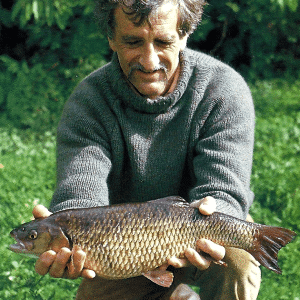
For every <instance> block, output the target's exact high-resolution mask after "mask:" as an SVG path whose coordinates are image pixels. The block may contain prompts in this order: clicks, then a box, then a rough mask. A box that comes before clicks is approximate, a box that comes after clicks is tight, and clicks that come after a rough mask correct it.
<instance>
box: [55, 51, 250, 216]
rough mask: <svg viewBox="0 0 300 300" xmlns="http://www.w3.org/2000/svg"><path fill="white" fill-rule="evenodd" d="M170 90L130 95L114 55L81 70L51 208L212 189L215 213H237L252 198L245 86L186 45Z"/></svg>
mask: <svg viewBox="0 0 300 300" xmlns="http://www.w3.org/2000/svg"><path fill="white" fill-rule="evenodd" d="M180 64H181V73H180V77H179V81H178V84H177V87H176V89H175V90H174V91H173V92H172V93H170V94H168V95H166V96H165V97H159V98H158V99H155V100H151V99H147V98H146V97H142V96H140V95H137V94H136V93H135V92H134V91H133V90H132V89H131V88H130V87H129V85H128V84H127V82H126V80H125V79H124V77H123V73H122V71H121V68H120V65H119V62H118V58H117V56H116V55H114V56H113V58H112V61H111V62H110V63H108V64H107V65H105V66H104V67H102V68H100V69H98V70H96V71H95V72H93V73H92V74H90V75H89V76H88V77H86V78H85V79H84V80H83V81H82V82H81V83H80V84H79V85H78V87H77V88H76V89H75V91H74V93H73V94H72V95H71V97H70V99H69V100H68V102H67V103H66V105H65V109H64V112H63V115H62V118H61V121H60V124H59V127H58V138H57V142H58V145H57V147H58V149H57V188H56V191H55V193H54V196H53V199H52V203H51V208H50V209H51V210H52V211H53V212H54V211H58V210H62V209H68V208H79V207H92V206H99V205H108V204H116V203H122V202H141V201H147V200H151V199H157V198H161V197H165V196H171V195H180V196H182V197H184V198H185V199H186V200H188V201H194V200H198V199H201V198H203V197H205V196H208V195H210V196H213V197H215V198H216V199H217V210H218V211H220V212H224V213H227V214H230V215H233V216H235V217H238V218H243V219H244V218H245V217H246V215H247V213H248V210H249V207H250V205H251V203H252V201H253V194H252V192H251V191H250V188H249V185H250V174H251V167H252V151H253V138H254V137H253V136H254V109H253V103H252V97H251V93H250V91H249V88H248V86H247V85H246V83H245V81H244V80H243V78H242V77H241V76H240V75H239V74H238V73H236V72H235V71H234V70H233V69H232V68H230V67H229V66H227V65H226V64H224V63H222V62H220V61H218V60H216V59H214V58H212V57H210V56H208V55H206V54H203V53H199V52H195V51H192V50H189V49H186V50H185V51H184V52H183V53H181V55H180Z"/></svg>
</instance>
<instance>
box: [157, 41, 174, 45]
mask: <svg viewBox="0 0 300 300" xmlns="http://www.w3.org/2000/svg"><path fill="white" fill-rule="evenodd" d="M156 44H157V45H159V46H161V47H169V46H171V45H172V42H170V41H164V40H157V41H156Z"/></svg>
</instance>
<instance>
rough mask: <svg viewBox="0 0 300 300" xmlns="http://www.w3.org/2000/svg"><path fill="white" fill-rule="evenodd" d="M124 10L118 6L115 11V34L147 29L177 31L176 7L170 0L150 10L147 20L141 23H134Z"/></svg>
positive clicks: (165, 31)
mask: <svg viewBox="0 0 300 300" xmlns="http://www.w3.org/2000/svg"><path fill="white" fill-rule="evenodd" d="M125 12H126V10H125ZM125 12H124V10H123V8H122V7H121V6H118V7H117V9H116V11H115V23H116V27H115V33H116V35H118V34H121V35H124V34H139V33H140V34H142V33H143V32H144V31H149V30H151V31H153V32H160V33H162V34H168V33H174V32H177V24H178V7H177V5H175V4H174V3H173V2H172V1H168V2H166V3H163V4H162V5H161V6H160V7H159V8H158V9H156V10H154V11H152V12H151V14H150V15H149V18H148V20H147V21H145V22H144V23H143V24H141V25H136V24H135V23H134V22H133V21H132V20H131V15H128V14H126V13H125Z"/></svg>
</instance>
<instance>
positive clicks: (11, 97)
mask: <svg viewBox="0 0 300 300" xmlns="http://www.w3.org/2000/svg"><path fill="white" fill-rule="evenodd" d="M0 62H2V68H3V69H4V70H5V71H4V72H3V73H0V81H1V82H2V83H3V85H1V86H0V105H1V107H2V110H3V113H2V114H1V115H0V124H2V125H3V124H7V123H10V124H11V125H12V126H15V127H18V128H32V129H33V130H35V131H39V132H44V131H45V130H49V129H51V128H53V126H56V124H57V123H58V120H59V118H60V115H61V112H62V108H63V106H64V103H65V101H66V100H67V98H68V97H69V95H70V94H71V92H72V90H73V89H74V87H75V85H76V84H77V83H78V82H79V81H80V80H81V79H82V78H83V77H85V76H86V75H88V74H89V73H90V72H92V71H93V70H94V69H96V68H98V67H100V66H101V65H102V64H103V63H104V61H101V57H94V56H90V57H89V58H88V59H86V60H81V59H80V60H79V62H78V65H77V66H76V67H74V68H65V67H60V66H59V64H54V65H53V66H51V67H50V68H48V67H45V66H44V65H43V64H41V63H38V64H35V65H33V66H32V67H30V66H29V65H28V63H27V62H26V61H22V62H17V61H15V60H13V59H11V58H9V57H8V56H2V57H0ZM0 66H1V64H0Z"/></svg>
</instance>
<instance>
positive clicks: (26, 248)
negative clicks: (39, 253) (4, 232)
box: [9, 230, 33, 254]
mask: <svg viewBox="0 0 300 300" xmlns="http://www.w3.org/2000/svg"><path fill="white" fill-rule="evenodd" d="M10 235H11V237H13V238H14V239H15V240H16V242H17V244H12V245H9V249H10V250H11V251H13V252H16V253H21V254H22V253H23V254H28V253H30V249H32V247H33V243H32V242H24V241H21V240H20V239H19V238H18V236H17V233H16V232H15V230H13V231H11V233H10Z"/></svg>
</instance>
